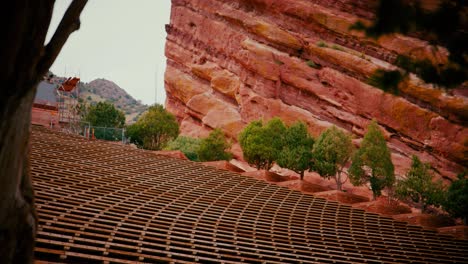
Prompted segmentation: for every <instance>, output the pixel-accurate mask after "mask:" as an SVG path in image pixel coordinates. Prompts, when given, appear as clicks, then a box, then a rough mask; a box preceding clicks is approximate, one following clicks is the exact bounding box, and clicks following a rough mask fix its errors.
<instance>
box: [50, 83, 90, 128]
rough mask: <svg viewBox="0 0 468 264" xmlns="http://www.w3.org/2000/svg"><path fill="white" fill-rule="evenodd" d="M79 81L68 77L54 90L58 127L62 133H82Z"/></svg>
mask: <svg viewBox="0 0 468 264" xmlns="http://www.w3.org/2000/svg"><path fill="white" fill-rule="evenodd" d="M79 81H80V79H79V78H76V77H73V78H71V77H70V78H68V79H66V80H65V81H64V82H63V83H62V84H61V85H60V86H59V87H58V88H57V90H56V92H57V102H58V114H59V124H60V127H61V128H62V130H63V131H65V132H68V133H74V134H79V133H82V132H83V128H82V125H81V108H80V104H79V102H78V98H79V89H78V83H79Z"/></svg>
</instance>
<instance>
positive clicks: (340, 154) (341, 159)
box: [311, 126, 354, 191]
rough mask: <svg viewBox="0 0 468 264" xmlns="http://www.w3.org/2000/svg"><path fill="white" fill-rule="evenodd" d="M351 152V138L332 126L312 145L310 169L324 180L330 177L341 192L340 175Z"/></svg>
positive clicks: (341, 182)
mask: <svg viewBox="0 0 468 264" xmlns="http://www.w3.org/2000/svg"><path fill="white" fill-rule="evenodd" d="M353 150H354V146H353V143H352V142H351V137H350V136H349V135H347V134H346V133H345V132H343V131H341V130H339V129H338V128H336V127H335V126H332V127H331V128H328V129H327V130H325V131H324V132H323V133H322V134H321V135H320V136H319V137H318V138H317V140H316V141H315V143H314V147H313V149H312V157H313V158H312V166H311V169H313V170H314V171H316V172H317V173H319V174H320V176H322V177H324V178H326V179H329V178H331V177H332V178H333V179H334V180H335V182H336V185H337V189H338V190H340V191H341V186H342V184H343V181H342V178H341V173H342V171H343V168H344V166H345V165H346V163H348V161H349V160H350V158H351V154H352V153H353Z"/></svg>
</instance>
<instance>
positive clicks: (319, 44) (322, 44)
mask: <svg viewBox="0 0 468 264" xmlns="http://www.w3.org/2000/svg"><path fill="white" fill-rule="evenodd" d="M317 46H319V47H321V48H326V47H328V45H327V43H325V42H323V41H319V42H317Z"/></svg>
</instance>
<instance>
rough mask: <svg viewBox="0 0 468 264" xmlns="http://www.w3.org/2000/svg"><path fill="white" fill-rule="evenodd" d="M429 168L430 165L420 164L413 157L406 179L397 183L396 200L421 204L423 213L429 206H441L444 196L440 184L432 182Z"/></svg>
mask: <svg viewBox="0 0 468 264" xmlns="http://www.w3.org/2000/svg"><path fill="white" fill-rule="evenodd" d="M430 168H431V166H430V164H428V163H422V162H421V160H419V158H418V157H417V156H413V162H412V163H411V168H410V169H409V171H408V172H407V173H406V179H404V180H401V181H398V183H397V185H396V190H395V192H396V196H397V197H398V198H400V199H410V200H411V201H413V202H415V203H421V209H422V211H423V212H425V211H426V209H427V206H429V205H435V206H439V205H441V204H442V200H443V196H444V195H443V188H442V183H441V182H437V183H434V182H433V181H432V174H431V172H430Z"/></svg>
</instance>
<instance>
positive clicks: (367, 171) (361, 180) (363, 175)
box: [349, 120, 395, 200]
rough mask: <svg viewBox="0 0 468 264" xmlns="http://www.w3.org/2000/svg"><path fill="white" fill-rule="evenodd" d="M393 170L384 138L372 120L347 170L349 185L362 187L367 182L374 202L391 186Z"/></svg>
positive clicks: (393, 179) (393, 180)
mask: <svg viewBox="0 0 468 264" xmlns="http://www.w3.org/2000/svg"><path fill="white" fill-rule="evenodd" d="M394 170H395V169H394V167H393V163H392V159H391V157H390V151H389V150H388V148H387V143H386V142H385V138H384V136H383V134H382V132H381V131H380V129H379V126H378V125H377V122H376V121H375V120H373V121H372V122H371V123H370V125H369V126H368V128H367V133H366V134H365V135H364V140H363V141H362V144H361V148H360V149H359V150H358V151H356V153H355V154H354V156H353V158H352V164H351V167H350V168H349V178H350V180H351V183H352V184H354V185H362V184H365V183H368V182H369V183H370V185H371V188H372V194H373V197H374V200H375V199H376V198H377V197H378V196H380V195H381V194H382V190H383V189H384V188H385V187H391V186H393V183H394V182H395V174H394Z"/></svg>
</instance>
